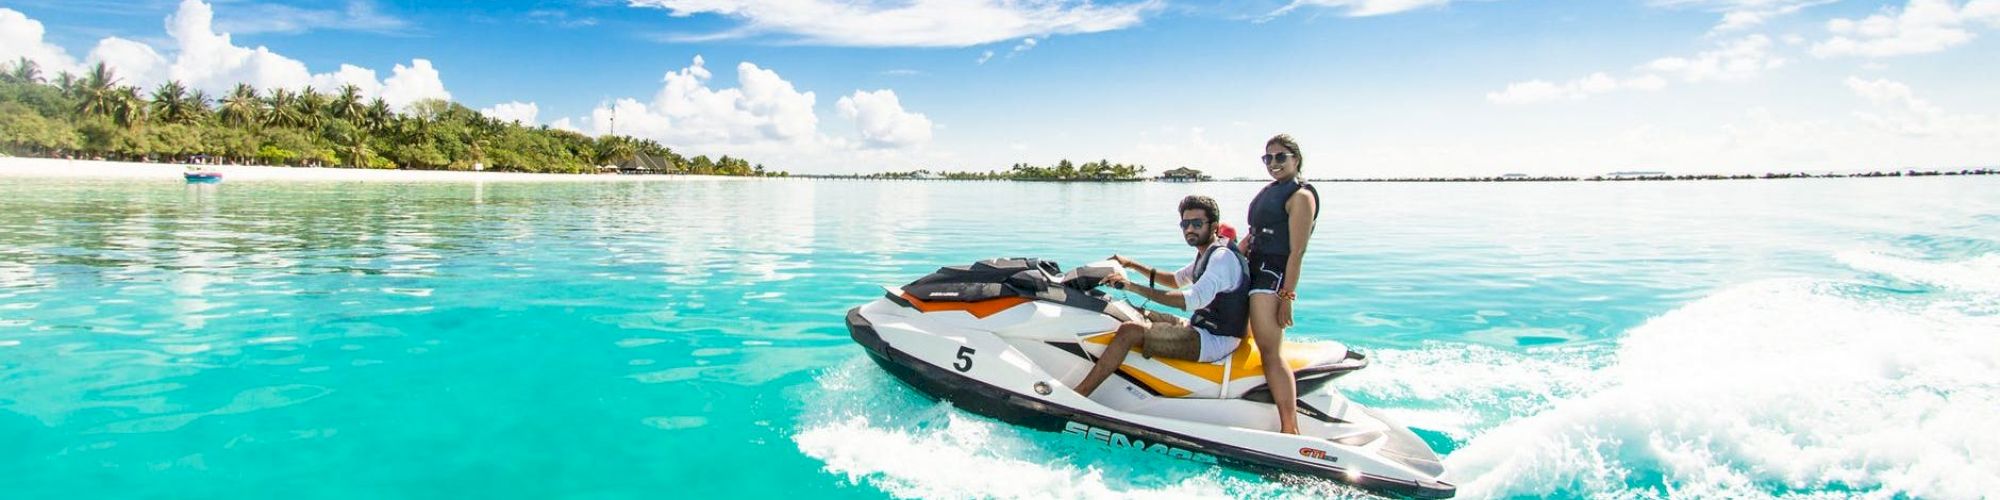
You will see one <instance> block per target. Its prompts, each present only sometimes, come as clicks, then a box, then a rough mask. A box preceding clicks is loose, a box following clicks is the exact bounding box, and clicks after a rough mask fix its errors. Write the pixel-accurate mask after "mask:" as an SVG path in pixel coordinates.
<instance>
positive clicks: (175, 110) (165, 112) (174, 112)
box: [152, 80, 200, 124]
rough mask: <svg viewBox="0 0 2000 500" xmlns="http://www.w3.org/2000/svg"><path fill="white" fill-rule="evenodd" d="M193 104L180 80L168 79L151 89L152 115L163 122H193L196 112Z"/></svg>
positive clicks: (196, 115)
mask: <svg viewBox="0 0 2000 500" xmlns="http://www.w3.org/2000/svg"><path fill="white" fill-rule="evenodd" d="M194 108H195V104H194V103H193V102H192V101H191V100H189V99H188V93H187V87H185V86H182V85H181V82H179V81H175V80H168V81H167V83H162V84H160V88H158V89H155V90H154V91H153V107H152V111H153V116H155V117H157V118H159V119H160V121H161V122H164V123H181V124H187V123H194V121H195V118H197V117H198V116H200V115H198V114H196V113H195V109H194Z"/></svg>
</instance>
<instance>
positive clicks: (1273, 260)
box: [1250, 254, 1288, 295]
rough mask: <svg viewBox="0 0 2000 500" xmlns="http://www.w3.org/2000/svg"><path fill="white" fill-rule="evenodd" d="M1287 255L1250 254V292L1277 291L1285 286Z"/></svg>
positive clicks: (1254, 293)
mask: <svg viewBox="0 0 2000 500" xmlns="http://www.w3.org/2000/svg"><path fill="white" fill-rule="evenodd" d="M1286 260H1288V257H1285V256H1273V255H1259V254H1250V294H1251V295H1256V294H1260V293H1278V287H1281V286H1285V264H1287V262H1285V261H1286Z"/></svg>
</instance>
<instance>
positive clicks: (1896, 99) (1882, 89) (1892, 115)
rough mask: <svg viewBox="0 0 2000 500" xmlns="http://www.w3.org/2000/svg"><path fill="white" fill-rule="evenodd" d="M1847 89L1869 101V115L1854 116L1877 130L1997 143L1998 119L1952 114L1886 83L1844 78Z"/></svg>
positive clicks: (1896, 84) (1903, 87) (1907, 88)
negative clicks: (1977, 139) (1984, 140)
mask: <svg viewBox="0 0 2000 500" xmlns="http://www.w3.org/2000/svg"><path fill="white" fill-rule="evenodd" d="M1847 88H1848V89H1849V90H1852V91H1854V94H1855V95H1857V96H1860V97H1861V98H1862V99H1865V100H1867V101H1868V103H1869V104H1870V105H1871V107H1872V109H1871V110H1870V111H1856V112H1854V116H1855V117H1856V118H1859V119H1860V120H1861V121H1862V123H1865V124H1868V125H1869V126H1870V127H1873V128H1874V129H1876V130H1880V131H1883V132H1889V133H1893V134H1898V135H1904V136H1911V137H1955V138H1981V139H1986V140H1989V141H2000V119H1996V118H1995V117H1992V116H1986V115H1977V114H1954V113H1950V112H1947V111H1945V109H1944V108H1942V107H1939V106H1938V105H1936V104H1931V103H1930V102H1929V101H1925V100H1923V99H1920V98H1918V97H1917V95H1916V92H1914V91H1912V90H1910V86H1909V85H1906V84H1903V83H1902V82H1897V81H1893V80H1888V79H1876V80H1863V79H1861V78H1858V77H1852V76H1850V77H1847Z"/></svg>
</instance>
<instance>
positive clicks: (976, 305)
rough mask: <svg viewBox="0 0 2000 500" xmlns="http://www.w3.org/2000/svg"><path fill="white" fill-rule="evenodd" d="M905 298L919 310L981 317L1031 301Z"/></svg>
mask: <svg viewBox="0 0 2000 500" xmlns="http://www.w3.org/2000/svg"><path fill="white" fill-rule="evenodd" d="M903 300H906V301H909V302H910V305H911V306H915V307H916V308H917V310H919V311H923V312H927V313H933V312H943V311H965V312H967V313H970V314H972V317H974V318H980V319H985V318H986V317H987V316H992V315H995V314H1000V311H1005V310H1008V309H1012V308H1013V307H1014V306H1018V305H1021V304H1026V303H1028V302H1029V300H1028V299H1026V298H1022V297H1001V298H997V299H987V300H981V301H978V302H945V301H936V302H924V301H922V300H917V298H916V297H914V296H911V295H910V294H909V293H904V294H903Z"/></svg>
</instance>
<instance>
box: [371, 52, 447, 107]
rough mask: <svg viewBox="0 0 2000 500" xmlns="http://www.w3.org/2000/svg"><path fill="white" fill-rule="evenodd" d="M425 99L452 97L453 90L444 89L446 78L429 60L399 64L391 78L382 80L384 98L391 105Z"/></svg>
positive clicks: (396, 105)
mask: <svg viewBox="0 0 2000 500" xmlns="http://www.w3.org/2000/svg"><path fill="white" fill-rule="evenodd" d="M424 99H444V100H450V99H451V92H447V91H445V90H444V80H443V79H442V78H441V77H440V76H439V75H438V71H437V68H432V67H431V62H430V61H429V60H425V59H416V60H412V61H410V65H409V66H407V67H405V66H403V65H401V64H398V65H396V67H395V68H393V69H391V73H390V75H389V78H388V79H386V80H382V100H384V101H388V102H389V105H390V106H395V107H398V108H400V107H403V106H408V105H410V103H413V102H417V101H420V100H424Z"/></svg>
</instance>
